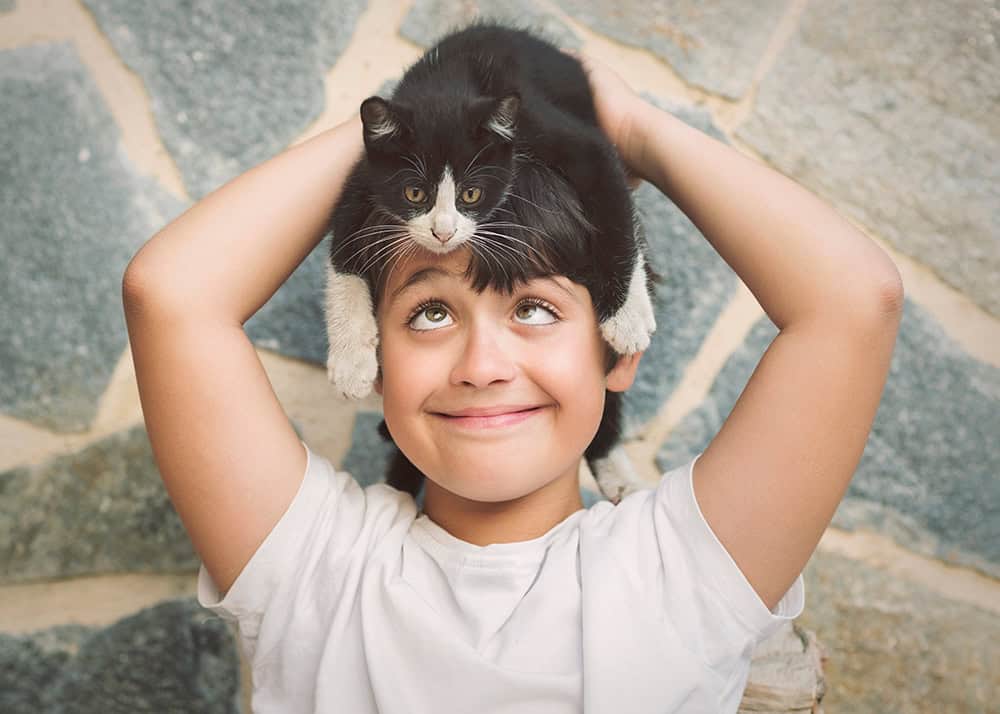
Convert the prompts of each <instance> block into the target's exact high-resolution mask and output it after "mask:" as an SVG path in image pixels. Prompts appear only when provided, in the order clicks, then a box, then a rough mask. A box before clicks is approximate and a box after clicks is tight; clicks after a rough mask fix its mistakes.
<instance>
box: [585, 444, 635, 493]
mask: <svg viewBox="0 0 1000 714" xmlns="http://www.w3.org/2000/svg"><path fill="white" fill-rule="evenodd" d="M589 465H590V470H591V472H592V473H593V474H594V480H595V481H597V487H598V488H599V489H601V493H603V494H604V496H605V497H606V498H607V499H608V500H609V501H611V502H612V503H613V504H615V505H618V503H619V502H620V501H621V500H622V499H623V498H625V497H626V496H628V495H629V494H630V493H634V492H635V491H638V490H640V489H643V488H649V486H648V485H647V484H646V483H645V482H644V481H642V480H641V479H640V478H639V475H638V474H637V473H636V472H635V469H634V468H633V466H632V462H631V461H630V460H629V458H628V454H626V453H625V449H623V448H622V447H621V446H616V447H615V448H613V449H612V450H611V451H610V452H609V453H608V455H607V456H606V457H604V458H603V459H595V460H594V461H592V462H590V464H589Z"/></svg>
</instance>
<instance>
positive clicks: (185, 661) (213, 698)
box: [0, 598, 240, 714]
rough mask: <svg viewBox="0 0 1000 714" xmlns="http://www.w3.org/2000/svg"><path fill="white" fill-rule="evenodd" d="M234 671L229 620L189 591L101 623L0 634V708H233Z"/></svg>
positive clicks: (83, 711) (226, 711)
mask: <svg viewBox="0 0 1000 714" xmlns="http://www.w3.org/2000/svg"><path fill="white" fill-rule="evenodd" d="M239 676H240V674H239V657H238V655H237V652H236V646H235V642H234V639H233V637H232V635H231V634H230V632H229V629H228V627H227V626H226V624H225V623H224V622H223V621H222V620H221V619H220V618H218V617H217V616H215V615H213V614H212V613H210V612H208V611H207V610H204V609H203V608H201V607H200V606H199V605H198V603H197V602H196V601H195V600H194V599H193V598H190V599H182V600H167V601H164V602H162V603H160V604H158V605H155V606H153V607H150V608H147V609H145V610H142V611H140V612H138V613H136V614H134V615H131V616H129V617H126V618H123V619H121V620H119V621H118V622H116V623H114V624H113V625H110V626H108V627H106V628H103V629H96V628H86V627H79V626H68V627H67V626H60V627H55V628H52V629H49V630H42V631H39V632H36V633H32V634H30V635H26V636H16V637H15V636H10V635H3V634H0V710H2V711H4V712H7V713H8V714H29V713H30V714H37V712H74V714H119V713H121V714H125V713H126V712H127V713H128V714H132V713H133V712H204V713H205V714H238V712H239V711H240V703H239Z"/></svg>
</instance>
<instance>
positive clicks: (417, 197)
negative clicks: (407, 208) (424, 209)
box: [403, 186, 427, 203]
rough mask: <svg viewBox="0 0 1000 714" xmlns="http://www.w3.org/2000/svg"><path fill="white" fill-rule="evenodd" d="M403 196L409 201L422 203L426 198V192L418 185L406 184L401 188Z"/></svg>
mask: <svg viewBox="0 0 1000 714" xmlns="http://www.w3.org/2000/svg"><path fill="white" fill-rule="evenodd" d="M403 196H405V197H406V200H407V201H409V202H410V203H423V202H424V201H426V200H427V192H426V191H424V190H423V189H422V188H420V187H419V186H407V187H406V188H404V189H403Z"/></svg>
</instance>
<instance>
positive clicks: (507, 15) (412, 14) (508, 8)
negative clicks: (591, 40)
mask: <svg viewBox="0 0 1000 714" xmlns="http://www.w3.org/2000/svg"><path fill="white" fill-rule="evenodd" d="M473 20H492V21H495V22H500V23H503V24H505V25H508V26H513V27H519V28H522V29H526V30H531V31H532V32H534V33H536V34H538V35H540V36H541V37H544V38H546V39H548V40H549V41H550V42H553V43H555V44H556V45H557V46H559V47H565V48H567V49H579V48H580V47H581V46H582V43H581V42H580V38H578V37H577V36H576V33H575V32H573V31H572V30H571V29H570V28H569V26H567V25H566V23H564V22H562V21H561V20H559V19H558V18H557V17H556V16H555V15H553V14H552V13H550V12H546V11H545V10H544V9H543V8H542V7H541V6H540V5H538V4H536V3H533V2H531V0H512V2H506V3H503V4H496V3H485V2H478V0H468V1H466V2H461V3H456V2H450V1H449V0H416V1H415V2H414V3H413V7H412V8H410V11H409V12H408V13H406V17H405V18H403V22H402V24H401V25H400V27H399V34H400V35H401V36H402V37H405V38H406V39H408V40H409V41H410V42H414V43H416V44H418V45H420V46H421V47H430V46H431V45H433V44H435V43H436V42H437V41H438V40H439V39H441V38H442V37H443V36H444V35H446V34H449V33H451V32H452V31H454V30H458V29H460V28H461V27H464V26H465V25H467V24H468V23H469V22H471V21H473Z"/></svg>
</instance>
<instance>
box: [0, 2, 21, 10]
mask: <svg viewBox="0 0 1000 714" xmlns="http://www.w3.org/2000/svg"><path fill="white" fill-rule="evenodd" d="M16 6H17V2H16V0H0V12H11V11H12V10H14V8H15V7H16Z"/></svg>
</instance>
